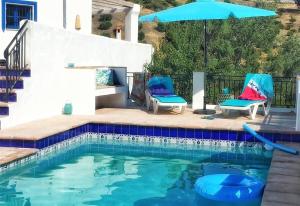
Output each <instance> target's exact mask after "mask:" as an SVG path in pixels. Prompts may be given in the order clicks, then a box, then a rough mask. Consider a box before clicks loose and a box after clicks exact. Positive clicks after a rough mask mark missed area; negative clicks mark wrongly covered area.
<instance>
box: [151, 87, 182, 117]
mask: <svg viewBox="0 0 300 206" xmlns="http://www.w3.org/2000/svg"><path fill="white" fill-rule="evenodd" d="M145 96H146V105H147V110H148V111H150V109H151V106H153V112H154V114H157V112H158V108H159V107H172V108H176V107H177V108H179V111H180V113H181V114H182V113H184V111H185V108H186V107H187V103H163V102H160V101H158V99H156V98H155V97H153V96H151V94H150V92H149V90H147V89H146V91H145Z"/></svg>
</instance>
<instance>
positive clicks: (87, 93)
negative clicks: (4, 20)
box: [1, 22, 153, 128]
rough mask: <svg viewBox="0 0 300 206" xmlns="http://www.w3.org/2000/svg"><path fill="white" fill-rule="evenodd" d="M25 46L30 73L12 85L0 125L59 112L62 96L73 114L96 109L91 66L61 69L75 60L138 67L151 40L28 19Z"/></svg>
mask: <svg viewBox="0 0 300 206" xmlns="http://www.w3.org/2000/svg"><path fill="white" fill-rule="evenodd" d="M27 35H28V50H29V51H28V52H29V54H30V55H29V56H30V59H29V62H30V68H31V71H32V75H31V77H30V78H25V80H24V89H23V90H18V91H17V103H14V104H12V105H10V115H9V116H8V117H6V118H4V119H1V126H2V128H7V127H11V126H14V125H17V124H20V123H24V122H28V121H32V120H36V119H41V118H47V117H51V116H54V115H59V114H61V113H62V108H63V106H64V103H65V102H66V100H70V101H71V102H72V104H73V108H74V110H73V111H74V114H94V112H95V70H91V69H86V70H82V69H65V68H64V67H65V66H66V65H67V64H68V63H75V65H77V66H115V67H126V68H127V71H129V72H134V71H136V72H137V71H142V70H143V66H144V64H145V63H147V62H150V61H151V55H152V51H153V48H152V46H151V45H146V44H139V43H130V42H127V41H122V40H116V39H111V38H106V37H101V36H96V35H87V34H82V33H79V32H76V31H66V30H64V29H59V28H53V27H48V26H45V25H41V24H38V23H34V22H30V23H29V30H28V34H27Z"/></svg>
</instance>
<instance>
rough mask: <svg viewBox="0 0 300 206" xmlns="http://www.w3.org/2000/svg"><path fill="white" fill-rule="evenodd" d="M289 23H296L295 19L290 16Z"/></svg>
mask: <svg viewBox="0 0 300 206" xmlns="http://www.w3.org/2000/svg"><path fill="white" fill-rule="evenodd" d="M290 22H291V23H292V24H293V23H295V22H296V19H295V18H294V17H293V16H291V18H290Z"/></svg>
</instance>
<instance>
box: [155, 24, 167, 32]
mask: <svg viewBox="0 0 300 206" xmlns="http://www.w3.org/2000/svg"><path fill="white" fill-rule="evenodd" d="M155 29H156V30H157V31H159V32H165V31H166V25H165V24H164V23H161V22H159V23H158V24H157V27H156V28H155Z"/></svg>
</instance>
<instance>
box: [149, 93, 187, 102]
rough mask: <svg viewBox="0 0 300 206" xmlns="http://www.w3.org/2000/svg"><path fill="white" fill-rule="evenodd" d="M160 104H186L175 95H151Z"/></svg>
mask: <svg viewBox="0 0 300 206" xmlns="http://www.w3.org/2000/svg"><path fill="white" fill-rule="evenodd" d="M153 97H154V98H156V99H157V100H158V101H159V102H161V103H186V101H185V100H184V99H183V98H182V97H179V96H177V95H170V96H159V95H153Z"/></svg>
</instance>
